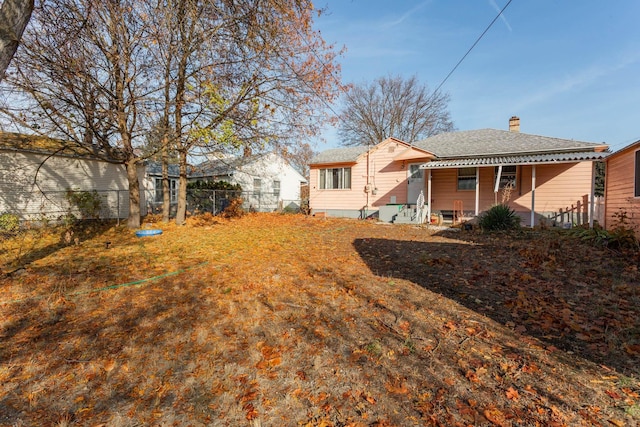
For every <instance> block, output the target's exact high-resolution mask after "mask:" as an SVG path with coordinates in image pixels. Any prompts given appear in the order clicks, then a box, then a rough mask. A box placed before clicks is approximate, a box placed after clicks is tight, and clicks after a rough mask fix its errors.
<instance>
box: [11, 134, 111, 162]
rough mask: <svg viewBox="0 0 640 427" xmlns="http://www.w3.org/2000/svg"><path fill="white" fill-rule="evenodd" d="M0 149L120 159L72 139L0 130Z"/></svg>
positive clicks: (87, 157) (107, 159)
mask: <svg viewBox="0 0 640 427" xmlns="http://www.w3.org/2000/svg"><path fill="white" fill-rule="evenodd" d="M0 149H3V150H9V151H16V152H19V151H22V152H29V153H36V154H46V155H55V156H63V157H82V158H86V159H96V160H103V161H106V162H110V163H121V161H118V160H117V159H113V158H110V157H109V156H108V155H107V153H105V152H104V150H100V149H99V148H98V147H97V146H93V145H82V144H78V143H75V142H73V141H65V140H62V139H56V138H48V137H45V136H40V135H27V134H22V133H13V132H0Z"/></svg>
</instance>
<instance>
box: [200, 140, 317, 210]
mask: <svg viewBox="0 0 640 427" xmlns="http://www.w3.org/2000/svg"><path fill="white" fill-rule="evenodd" d="M197 179H201V180H207V181H226V182H229V183H231V184H239V185H240V186H241V187H242V192H243V199H244V207H245V208H246V209H253V210H257V211H274V210H277V209H282V208H286V207H295V208H299V207H300V186H301V185H302V184H305V183H306V182H307V180H306V179H305V178H304V177H303V176H302V175H301V174H300V173H299V172H298V171H297V170H296V169H295V168H293V167H292V166H291V165H290V164H289V162H287V161H286V160H285V159H283V158H282V157H281V156H279V155H277V154H275V153H265V154H250V153H249V152H246V153H245V154H244V155H242V156H237V157H222V158H216V159H214V160H209V161H206V162H204V163H201V164H199V165H197V166H194V171H193V173H191V174H190V176H189V180H190V181H194V180H197Z"/></svg>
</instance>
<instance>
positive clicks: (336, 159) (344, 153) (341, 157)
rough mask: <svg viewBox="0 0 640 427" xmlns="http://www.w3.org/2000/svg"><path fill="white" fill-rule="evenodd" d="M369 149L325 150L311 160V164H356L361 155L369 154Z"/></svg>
mask: <svg viewBox="0 0 640 427" xmlns="http://www.w3.org/2000/svg"><path fill="white" fill-rule="evenodd" d="M368 149H369V147H367V146H366V145H361V146H358V147H346V148H333V149H331V150H325V151H323V152H322V153H320V154H318V155H317V156H315V157H314V158H313V159H311V162H310V164H312V165H322V164H326V163H355V162H356V160H357V159H358V157H360V155H362V154H364V153H366V152H367V150H368Z"/></svg>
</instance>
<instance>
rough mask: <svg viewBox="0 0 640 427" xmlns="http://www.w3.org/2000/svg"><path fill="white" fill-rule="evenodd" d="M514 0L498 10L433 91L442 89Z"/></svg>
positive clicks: (510, 0)
mask: <svg viewBox="0 0 640 427" xmlns="http://www.w3.org/2000/svg"><path fill="white" fill-rule="evenodd" d="M512 1H513V0H509V1H508V2H507V4H505V5H504V7H503V8H502V10H501V11H500V12H498V14H497V15H496V17H495V18H493V21H491V23H490V24H489V26H488V27H487V28H485V30H484V31H483V32H482V34H480V37H478V39H477V40H476V41H475V42H474V43H473V45H471V47H470V48H469V50H468V51H467V53H465V54H464V56H463V57H462V58H461V59H460V61H458V63H457V64H456V66H455V67H453V69H452V70H451V71H450V72H449V74H447V77H445V78H444V80H442V83H440V84H439V85H438V87H437V88H436V90H434V91H433V93H437V92H438V90H440V88H441V87H442V85H444V84H445V82H446V81H447V80H448V79H449V77H451V74H453V72H454V71H456V69H457V68H458V66H459V65H460V64H461V63H462V61H464V59H465V58H466V57H467V55H469V53H471V51H472V50H473V48H474V47H476V45H477V44H478V42H479V41H480V40H481V39H482V37H484V35H485V34H486V33H487V31H489V29H490V28H491V27H492V26H493V23H494V22H496V21H497V20H498V18H499V17H500V16H501V15H502V13H503V12H504V11H505V9H506V8H507V7H508V6H509V5H510V4H511V2H512Z"/></svg>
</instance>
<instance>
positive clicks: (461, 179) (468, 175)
mask: <svg viewBox="0 0 640 427" xmlns="http://www.w3.org/2000/svg"><path fill="white" fill-rule="evenodd" d="M475 189H476V168H459V169H458V190H475Z"/></svg>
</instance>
